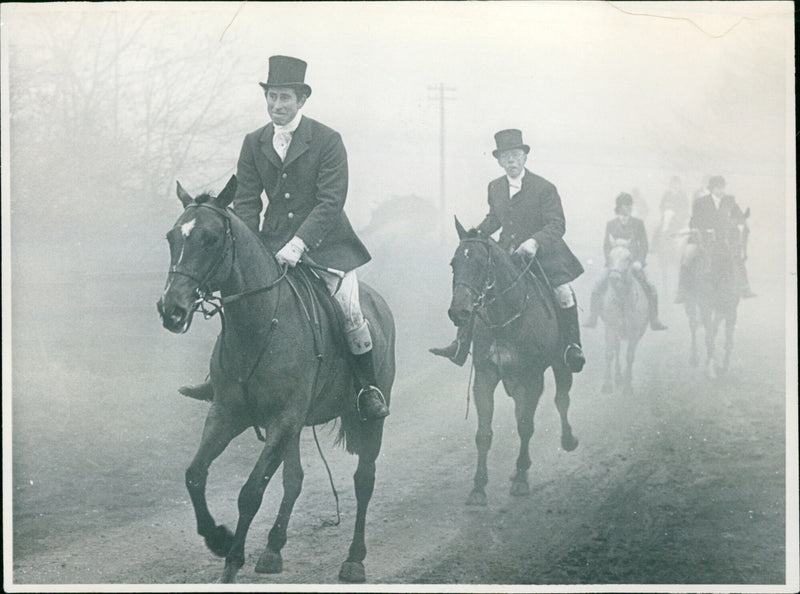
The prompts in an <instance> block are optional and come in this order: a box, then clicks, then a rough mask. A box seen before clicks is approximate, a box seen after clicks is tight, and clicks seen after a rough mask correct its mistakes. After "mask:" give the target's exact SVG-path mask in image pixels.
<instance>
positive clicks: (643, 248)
mask: <svg viewBox="0 0 800 594" xmlns="http://www.w3.org/2000/svg"><path fill="white" fill-rule="evenodd" d="M615 239H628V240H630V245H629V246H628V247H629V249H630V251H631V257H632V258H633V260H634V261H639V262H641V264H642V266H645V265H646V264H647V262H646V260H647V252H648V249H649V248H648V245H647V231H646V230H645V228H644V221H642V219H637V218H636V217H630V218H629V219H628V223H627V224H625V225H623V224H622V221H620V220H619V219H618V218H616V217H614V218H613V219H611V220H610V221H608V223H606V236H605V239H604V240H603V253H604V254H605V256H606V266H607V265H608V254H609V252H610V251H611V248H612V247H614V245H613V241H614V240H615Z"/></svg>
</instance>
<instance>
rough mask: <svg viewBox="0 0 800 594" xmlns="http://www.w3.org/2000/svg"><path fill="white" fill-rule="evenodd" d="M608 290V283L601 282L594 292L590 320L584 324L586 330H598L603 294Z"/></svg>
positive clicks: (590, 306)
mask: <svg viewBox="0 0 800 594" xmlns="http://www.w3.org/2000/svg"><path fill="white" fill-rule="evenodd" d="M605 288H606V282H604V281H601V282H600V283H598V285H597V286H596V287H595V288H594V290H593V291H592V299H591V301H590V302H589V319H588V320H586V322H584V324H583V327H584V328H597V316H598V314H599V313H600V308H601V307H602V306H603V292H604V291H605Z"/></svg>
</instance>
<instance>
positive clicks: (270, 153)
mask: <svg viewBox="0 0 800 594" xmlns="http://www.w3.org/2000/svg"><path fill="white" fill-rule="evenodd" d="M274 133H275V124H273V123H272V122H270V123H269V124H267V125H266V126H264V131H263V132H262V133H261V137H260V139H259V140H260V141H261V152H262V153H264V155H265V156H266V157H267V159H269V161H270V163H272V164H273V165H275V167H277V168H278V169H281V168H286V167H288V166H289V164H290V163H291V162H292V161H294V160H295V159H297V157H299V156H300V155H302V154H303V153H304V152H306V151H307V150H308V145H309V143H310V142H311V123H310V121H309V119H308V118H307V117H306V116H302V117H301V118H300V124H299V125H298V126H297V129H296V130H295V131H294V132H293V133H292V143H291V144H290V145H289V151H288V152H287V153H286V159H284V161H283V162H281V158H280V157H279V156H278V153H276V152H275V149H274V148H273V146H272V136H273V134H274Z"/></svg>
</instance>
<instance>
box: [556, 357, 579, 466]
mask: <svg viewBox="0 0 800 594" xmlns="http://www.w3.org/2000/svg"><path fill="white" fill-rule="evenodd" d="M553 375H554V376H555V378H556V397H555V402H556V408H557V409H558V416H559V417H561V447H562V448H564V451H566V452H571V451H572V450H574V449H575V448H577V447H578V440H577V439H576V438H575V436H574V435H572V427H570V424H569V421H568V420H567V411H568V410H569V391H570V389H572V373H571V372H570V370H569V369H567V368H566V367H565V366H563V365H559V366H554V367H553Z"/></svg>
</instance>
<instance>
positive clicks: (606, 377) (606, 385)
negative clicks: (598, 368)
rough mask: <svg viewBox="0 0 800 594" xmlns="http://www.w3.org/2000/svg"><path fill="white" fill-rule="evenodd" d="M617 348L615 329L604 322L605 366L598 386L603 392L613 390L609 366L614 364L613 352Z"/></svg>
mask: <svg viewBox="0 0 800 594" xmlns="http://www.w3.org/2000/svg"><path fill="white" fill-rule="evenodd" d="M618 348H619V338H618V337H617V333H616V331H615V330H613V329H612V328H610V327H609V326H608V324H606V366H605V371H604V374H603V387H602V388H600V390H601V392H603V394H610V393H611V392H613V391H614V382H613V380H612V379H611V367H612V366H613V364H614V357H615V355H614V353H615V351H616V349H618Z"/></svg>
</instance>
